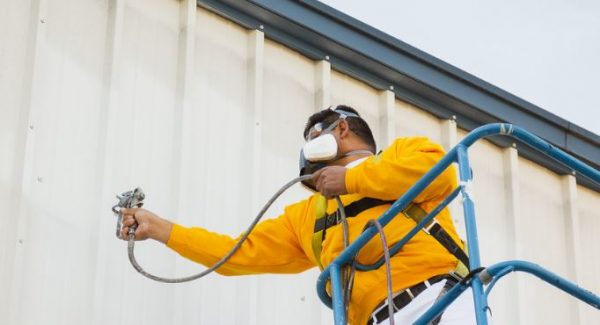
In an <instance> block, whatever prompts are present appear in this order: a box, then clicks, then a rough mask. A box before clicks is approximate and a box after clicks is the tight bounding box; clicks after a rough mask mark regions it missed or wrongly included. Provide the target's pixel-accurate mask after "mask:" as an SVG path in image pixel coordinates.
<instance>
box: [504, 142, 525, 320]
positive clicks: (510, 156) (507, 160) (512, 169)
mask: <svg viewBox="0 0 600 325" xmlns="http://www.w3.org/2000/svg"><path fill="white" fill-rule="evenodd" d="M518 163H519V155H518V152H517V149H516V148H506V149H504V159H503V165H504V170H505V173H504V186H505V187H504V190H505V196H506V198H507V210H508V211H507V212H508V213H507V217H508V218H507V220H508V223H509V226H508V227H507V230H508V232H509V233H508V236H507V237H508V238H507V241H506V245H507V246H508V251H509V254H510V255H512V256H514V257H515V258H516V259H518V258H521V257H522V255H523V251H522V248H521V244H520V243H521V241H522V240H524V237H523V235H522V234H521V233H520V232H521V230H520V226H519V225H518V221H519V220H518V219H519V218H520V216H521V214H520V213H519V209H520V205H521V203H520V200H519V197H520V186H519V165H518ZM511 237H512V238H511ZM525 280H526V279H523V278H522V275H521V274H517V275H516V279H515V280H514V281H513V282H512V285H513V287H512V288H511V290H510V291H512V292H514V295H513V297H514V299H511V301H510V304H511V307H512V308H510V309H511V310H514V311H515V312H514V313H513V314H512V317H513V319H512V320H511V322H509V323H514V324H524V318H523V311H522V309H521V308H520V306H521V305H520V301H521V300H522V298H521V293H522V291H521V290H519V288H520V287H521V286H522V284H523V283H524V282H525Z"/></svg>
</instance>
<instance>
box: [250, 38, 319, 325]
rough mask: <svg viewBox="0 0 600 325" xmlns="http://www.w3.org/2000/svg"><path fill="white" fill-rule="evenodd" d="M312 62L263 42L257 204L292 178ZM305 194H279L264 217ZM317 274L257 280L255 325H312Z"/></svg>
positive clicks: (309, 97) (308, 108) (309, 102)
mask: <svg viewBox="0 0 600 325" xmlns="http://www.w3.org/2000/svg"><path fill="white" fill-rule="evenodd" d="M315 65H316V63H315V62H314V61H311V60H309V59H307V58H305V57H303V56H300V55H298V54H297V53H295V52H294V51H292V50H290V49H289V48H286V47H284V46H282V45H279V44H277V43H274V42H272V41H270V40H265V48H264V98H263V103H264V109H263V112H262V123H261V127H262V128H261V132H262V138H261V140H262V142H261V144H262V146H261V148H260V155H261V157H260V159H261V164H260V175H261V184H260V185H261V188H260V195H259V198H260V200H259V201H260V203H261V205H262V204H263V203H264V202H266V200H267V199H268V198H269V197H270V196H271V195H272V193H274V192H275V191H276V190H278V189H279V188H280V187H281V186H282V185H283V184H284V183H286V182H287V181H288V180H290V179H292V178H293V177H296V176H298V172H299V171H298V155H299V152H300V148H301V147H302V145H303V144H304V139H303V136H302V131H303V130H304V125H305V124H306V120H307V118H308V117H309V116H310V115H311V114H313V113H314V102H315V95H316V87H317V85H316V84H315V79H316V78H315V77H316V75H315V73H316V72H317V70H316V69H315ZM308 195H310V192H309V191H307V190H305V189H304V188H302V187H301V186H300V185H296V187H295V188H294V189H293V190H291V191H290V192H289V193H285V194H284V195H282V197H281V199H279V200H278V201H277V202H276V203H275V204H274V205H273V207H272V209H271V211H270V212H269V213H268V214H267V217H273V216H276V215H278V214H280V213H281V212H283V209H284V207H285V206H286V205H289V204H291V203H292V202H296V201H299V200H302V199H305V198H306V197H307V196H308ZM317 274H318V272H316V271H315V269H313V271H312V272H306V273H304V274H301V275H294V276H268V277H260V278H259V281H258V297H259V301H258V303H257V307H258V320H257V322H258V324H264V323H267V322H272V323H275V324H298V325H300V324H318V323H319V321H320V310H321V307H320V305H321V303H320V300H319V299H318V297H317V295H316V289H315V286H316V279H317Z"/></svg>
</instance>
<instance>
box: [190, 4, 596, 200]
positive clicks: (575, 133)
mask: <svg viewBox="0 0 600 325" xmlns="http://www.w3.org/2000/svg"><path fill="white" fill-rule="evenodd" d="M198 4H199V5H200V6H202V7H205V8H207V9H209V10H211V11H214V12H216V13H217V14H219V15H222V16H224V17H226V18H228V19H231V20H233V21H235V22H237V23H238V24H240V25H242V26H245V27H247V28H250V29H259V28H260V26H261V25H262V26H263V31H264V33H265V36H266V37H268V38H271V39H273V40H275V41H277V42H279V43H282V44H284V45H286V46H288V47H290V48H292V49H294V50H296V51H298V52H300V53H302V54H303V55H305V56H307V57H310V58H312V59H315V60H323V59H325V58H326V57H329V61H330V62H331V64H332V67H333V68H335V69H336V70H340V71H342V72H344V73H346V74H349V75H351V76H353V77H355V78H357V79H360V80H363V81H365V82H366V83H368V84H370V85H372V86H373V87H376V88H378V89H389V87H390V86H394V92H395V94H396V96H397V97H398V98H401V99H403V100H405V101H408V102H410V103H412V104H414V105H416V106H418V107H420V108H422V109H424V110H426V111H428V112H430V113H432V114H434V115H436V116H438V117H440V118H451V117H452V116H456V119H457V123H458V125H459V126H460V127H461V128H464V129H467V130H472V129H474V128H475V127H477V126H480V125H482V124H486V123H491V122H508V123H514V124H516V125H519V126H521V127H523V128H525V129H527V130H528V131H530V132H533V133H535V134H537V135H538V136H540V137H542V138H544V139H546V140H547V141H549V142H551V143H552V144H554V145H556V146H557V147H560V148H562V149H563V150H565V151H567V152H569V153H571V154H573V155H574V156H576V157H577V158H579V159H581V160H583V161H584V162H586V163H588V164H590V165H591V166H592V167H594V168H596V169H600V164H599V163H600V136H598V135H596V134H594V133H592V132H589V131H587V130H585V129H583V128H581V127H579V126H577V125H575V124H572V123H570V122H569V121H567V120H565V119H563V118H560V117H558V116H556V115H554V114H552V113H550V112H548V111H545V110H543V109H541V108H539V107H537V106H535V105H533V104H531V103H529V102H527V101H525V100H523V99H521V98H519V97H516V96H514V95H512V94H510V93H508V92H506V91H504V90H502V89H500V88H498V87H495V86H493V85H491V84H489V83H487V82H485V81H483V80H481V79H478V78H477V77H475V76H473V75H470V74H468V73H466V72H464V71H462V70H460V69H458V68H456V67H454V66H452V65H450V64H448V63H445V62H443V61H441V60H439V59H437V58H435V57H433V56H431V55H429V54H427V53H425V52H423V51H420V50H418V49H416V48H414V47H412V46H410V45H408V44H406V43H404V42H402V41H400V40H397V39H395V38H393V37H391V36H389V35H387V34H385V33H383V32H381V31H379V30H377V29H375V28H373V27H371V26H368V25H366V24H364V23H362V22H360V21H358V20H356V19H354V18H352V17H350V16H348V15H346V14H344V13H341V12H339V11H337V10H335V9H333V8H331V7H329V6H327V5H325V4H322V3H320V2H318V1H315V0H303V1H292V0H248V1H241V0H198ZM493 141H494V142H496V143H497V144H499V145H503V146H506V145H510V144H511V143H512V141H509V140H506V139H496V140H493ZM519 153H520V154H521V155H523V156H525V157H527V158H529V159H532V160H534V161H536V162H538V163H540V164H542V165H544V166H546V167H548V168H550V169H552V170H554V171H556V172H559V173H569V172H570V171H568V170H566V169H565V168H563V167H562V166H560V165H558V164H557V163H555V162H554V161H552V160H549V159H548V158H545V157H542V156H540V155H538V154H537V153H535V152H533V151H532V150H528V149H527V148H524V147H521V148H520V149H519ZM578 180H579V181H580V182H581V183H583V184H584V185H587V186H590V187H592V188H595V189H596V190H598V187H597V186H591V184H590V183H589V182H587V181H586V180H581V179H578Z"/></svg>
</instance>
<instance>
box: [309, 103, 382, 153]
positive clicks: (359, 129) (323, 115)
mask: <svg viewBox="0 0 600 325" xmlns="http://www.w3.org/2000/svg"><path fill="white" fill-rule="evenodd" d="M338 110H339V111H344V112H348V113H353V114H356V115H357V116H359V117H354V116H348V117H346V121H347V122H348V127H349V128H350V131H352V132H353V133H354V134H356V135H357V136H358V137H359V138H360V139H361V140H362V141H363V142H364V143H365V144H366V145H368V146H369V147H370V148H371V150H372V151H373V153H375V152H376V149H377V146H376V144H375V139H374V138H373V132H371V128H369V125H368V124H367V122H366V121H365V120H363V119H362V118H361V117H360V114H358V112H357V111H356V110H355V109H354V108H352V107H350V106H346V105H338V106H336V107H335V109H331V107H330V108H326V109H324V110H322V111H320V112H317V113H315V114H313V115H311V116H310V117H309V118H308V121H307V122H306V126H305V127H304V138H306V136H307V135H308V131H309V130H310V128H312V127H313V126H314V125H315V124H317V123H320V122H321V123H326V124H331V123H333V122H335V121H336V120H337V119H338V118H339V117H340V112H338ZM342 113H343V112H342Z"/></svg>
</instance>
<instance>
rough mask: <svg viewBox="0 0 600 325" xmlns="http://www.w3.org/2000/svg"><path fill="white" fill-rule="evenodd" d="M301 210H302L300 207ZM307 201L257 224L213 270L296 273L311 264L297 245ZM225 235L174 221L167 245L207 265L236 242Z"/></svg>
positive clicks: (220, 272) (312, 264)
mask: <svg viewBox="0 0 600 325" xmlns="http://www.w3.org/2000/svg"><path fill="white" fill-rule="evenodd" d="M303 210H304V211H303ZM305 210H306V201H302V202H300V203H297V204H294V205H291V206H288V207H286V209H285V212H284V214H283V215H281V216H279V217H278V218H276V219H269V220H265V221H262V222H260V223H259V224H257V225H256V227H255V228H254V230H253V231H252V233H251V234H250V236H248V238H247V239H246V241H245V242H244V243H243V244H242V246H241V247H240V249H239V250H238V251H237V252H236V253H235V254H234V255H233V256H232V257H231V258H230V259H229V261H227V262H226V263H225V264H223V265H222V266H221V267H219V268H218V269H217V270H216V272H217V273H219V274H222V275H243V274H258V273H299V272H302V271H304V270H307V269H309V268H311V267H314V266H315V265H314V263H313V262H311V261H310V260H309V258H308V257H307V256H306V254H305V253H304V251H303V250H302V248H301V246H300V242H299V239H298V229H299V227H298V226H299V225H300V223H301V222H303V219H304V218H305V213H304V214H303V212H305ZM238 240H239V237H238V238H236V239H233V238H231V237H229V236H226V235H221V234H217V233H214V232H210V231H208V230H206V229H203V228H199V227H194V228H186V227H183V226H180V225H177V224H176V225H173V230H172V231H171V235H170V237H169V241H168V242H167V246H168V247H170V248H172V249H173V250H175V251H176V252H178V253H179V254H180V255H182V256H183V257H186V258H188V259H190V260H192V261H195V262H198V263H201V264H203V265H205V266H207V267H210V266H212V265H214V264H215V263H216V262H217V261H219V260H220V259H221V258H222V257H223V256H225V254H227V253H228V252H229V251H230V250H231V249H232V248H233V246H234V245H235V244H236V243H237V241H238Z"/></svg>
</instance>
